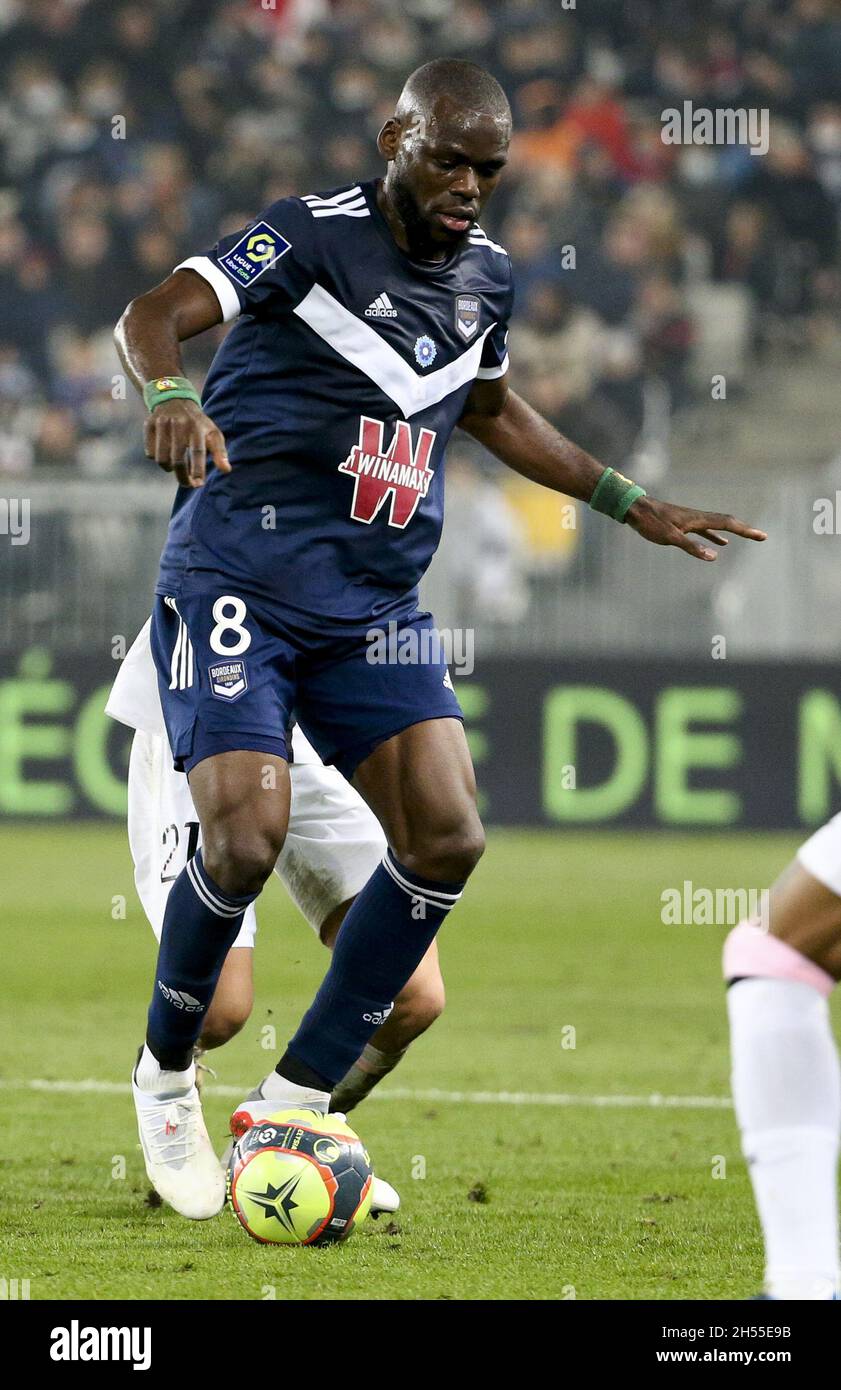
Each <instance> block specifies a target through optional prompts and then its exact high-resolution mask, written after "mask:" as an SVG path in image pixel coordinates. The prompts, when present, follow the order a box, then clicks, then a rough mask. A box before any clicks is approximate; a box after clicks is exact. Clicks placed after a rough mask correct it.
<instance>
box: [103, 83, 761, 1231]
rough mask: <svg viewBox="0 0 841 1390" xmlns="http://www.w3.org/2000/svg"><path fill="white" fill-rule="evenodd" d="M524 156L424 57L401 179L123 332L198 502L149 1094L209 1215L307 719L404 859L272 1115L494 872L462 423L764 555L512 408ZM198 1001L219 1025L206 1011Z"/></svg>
mask: <svg viewBox="0 0 841 1390" xmlns="http://www.w3.org/2000/svg"><path fill="white" fill-rule="evenodd" d="M510 138H511V111H510V107H509V105H508V101H507V99H506V97H505V94H504V92H503V91H502V89H501V87H500V86H499V84H498V83H497V82H496V81H495V79H494V78H493V77H492V76H490V74H488V73H486V72H485V71H483V70H482V69H481V68H479V67H477V66H476V65H475V64H472V63H466V62H462V61H454V60H447V59H439V60H436V61H435V62H432V63H428V64H425V65H424V66H423V67H422V68H420V69H418V70H417V72H415V73H414V74H413V75H412V76H411V77H410V78H409V80H408V82H407V83H406V86H405V88H404V90H403V92H402V94H401V96H400V99H399V102H398V105H397V109H396V111H395V114H394V115H393V116H392V117H390V119H389V120H387V121H386V123H385V125H384V126H383V129H382V131H381V132H380V135H379V139H378V148H379V152H380V154H381V156H382V158H383V160H384V161H385V162H386V163H387V165H388V170H387V173H386V176H385V178H384V179H377V180H374V181H371V182H369V183H361V184H354V185H351V186H350V187H347V188H341V189H338V190H335V191H332V192H326V193H319V194H307V195H305V196H303V197H300V198H298V197H290V198H283V199H281V200H280V201H279V202H277V203H275V204H273V205H272V206H271V207H270V208H268V209H267V210H266V211H265V212H264V213H263V214H262V215H261V216H260V217H259V218H258V219H257V220H256V221H255V222H254V223H252V224H251V225H250V226H249V227H247V228H245V229H244V230H243V231H241V232H236V233H234V234H233V235H231V236H227V237H225V238H223V240H222V241H221V242H219V243H218V244H217V245H216V246H215V247H213V248H212V249H211V250H209V251H207V252H206V253H204V254H203V255H199V256H194V257H191V258H190V259H189V260H188V261H186V262H184V263H183V264H182V265H181V266H180V267H178V268H177V269H176V270H175V272H174V273H173V274H172V275H171V276H170V277H169V278H168V279H167V280H165V281H164V282H163V283H162V284H161V285H159V286H158V287H157V288H155V289H153V290H151V291H150V292H149V293H147V294H144V295H141V296H140V298H138V299H136V300H135V301H133V303H132V304H130V305H129V307H128V308H127V310H126V312H125V314H124V315H123V317H122V319H121V321H120V324H119V325H118V330H117V341H118V346H119V350H120V353H121V357H122V360H123V363H124V365H125V367H126V370H127V372H128V374H129V376H130V378H131V380H132V381H133V383H134V384H135V386H136V387H137V389H138V390H139V391H141V392H142V393H143V396H144V400H145V403H146V405H147V407H148V410H149V416H148V419H147V422H146V434H145V442H146V452H147V454H148V455H149V457H151V458H153V459H155V460H156V461H157V462H158V463H159V464H160V465H161V466H162V467H163V468H165V469H167V470H170V471H173V472H174V473H175V474H176V477H177V479H178V482H179V484H180V487H179V491H178V493H177V496H176V500H175V505H174V508H173V515H172V520H171V522H170V529H169V537H168V540H167V544H166V547H165V550H164V553H163V556H162V560H161V568H160V574H159V579H158V584H157V606H156V608H155V612H154V617H153V625H152V646H153V652H154V655H155V662H156V666H157V669H158V677H159V685H160V690H161V698H162V702H163V707H164V717H165V720H166V726H167V732H168V735H169V741H170V745H171V748H172V753H173V757H174V759H175V765H176V767H178V768H181V769H183V770H184V771H186V772H187V774H188V776H189V779H190V790H191V793H192V796H193V800H194V802H195V805H196V809H197V812H198V816H199V820H200V822H201V828H202V847H201V849H200V850H199V851H198V853H197V854H196V855H195V857H194V858H193V859H192V860H191V861H190V863H189V864H188V865H187V867H186V868H185V870H184V871H183V872H182V874H181V875H180V876H179V878H178V880H177V881H176V882H175V883H174V884H173V886H172V890H171V892H170V895H169V898H168V901H167V907H166V914H165V918H164V924H163V931H162V934H161V946H160V953H159V956H158V964H157V972H156V979H155V985H154V990H153V997H152V1002H151V1005H150V1008H149V1016H148V1026H147V1035H146V1043H145V1046H144V1048H143V1049H142V1052H141V1055H140V1058H139V1060H138V1063H137V1066H136V1068H135V1073H134V1085H133V1092H134V1098H135V1103H136V1108H137V1115H138V1124H139V1128H140V1132H141V1137H142V1138H143V1136H144V1135H146V1136H153V1135H155V1134H157V1133H158V1132H159V1131H160V1130H161V1129H162V1128H163V1117H164V1114H165V1113H166V1114H168V1115H170V1116H172V1114H173V1106H177V1110H178V1116H179V1120H178V1123H177V1125H175V1129H176V1130H177V1131H181V1130H182V1129H183V1131H184V1147H185V1152H186V1153H187V1157H186V1158H185V1159H184V1161H183V1162H181V1164H180V1166H179V1167H178V1169H177V1170H176V1169H175V1168H174V1167H173V1168H172V1169H166V1170H162V1171H161V1173H160V1174H159V1178H160V1182H159V1183H158V1184H156V1185H158V1190H159V1191H160V1192H161V1195H162V1196H164V1197H165V1198H166V1199H167V1200H168V1201H169V1202H170V1203H171V1204H172V1205H173V1206H174V1207H176V1209H178V1210H179V1211H182V1212H184V1213H185V1214H188V1215H192V1216H210V1215H212V1214H213V1213H214V1212H215V1211H217V1210H219V1208H220V1207H221V1206H222V1204H223V1202H224V1181H223V1177H222V1173H221V1170H220V1168H219V1165H218V1163H217V1162H216V1159H215V1156H214V1155H213V1152H212V1149H211V1146H210V1143H209V1140H208V1138H207V1132H206V1129H205V1127H204V1123H203V1120H202V1118H201V1112H200V1102H199V1099H198V1096H197V1093H196V1089H195V1084H194V1075H193V1069H192V1061H191V1058H192V1048H193V1044H194V1042H195V1040H196V1038H197V1037H198V1035H199V1033H200V1031H201V1012H202V1011H203V1010H204V1009H206V1007H207V1005H208V1004H209V1002H210V1000H211V999H212V997H213V991H214V989H215V986H216V981H217V979H218V976H219V971H220V969H221V966H222V963H223V961H224V959H225V956H226V953H227V950H228V947H229V945H230V943H231V941H232V940H233V939H234V938H235V936H236V934H237V932H238V931H239V929H240V926H241V923H242V920H243V915H244V913H245V911H246V910H247V908H248V906H249V905H250V904H251V903H252V902H253V901H254V899H255V898H256V897H257V896H258V894H259V892H260V890H261V888H262V886H263V884H264V882H265V881H266V879H267V877H268V875H269V874H270V873H271V871H272V868H273V866H274V864H275V862H276V860H277V857H278V854H279V853H280V851H281V849H282V847H283V841H284V836H285V831H286V823H287V817H288V806H289V772H288V767H287V763H286V754H287V748H286V743H285V738H284V730H285V728H286V726H287V723H288V719H289V716H290V714H292V713H293V712H294V715H295V717H296V719H297V720H298V722H299V723H300V725H301V727H302V728H303V730H304V733H305V734H306V736H307V738H308V739H309V740H310V741H311V742H312V744H313V746H314V747H315V749H316V750H317V752H318V753H319V755H320V756H321V757H322V758H323V760H324V761H325V762H326V763H332V764H334V765H335V766H336V767H338V768H339V770H340V771H341V772H343V773H344V775H345V776H346V777H347V778H348V779H352V780H353V783H354V785H355V786H356V788H357V789H358V791H359V792H360V793H361V795H362V796H363V797H364V799H365V800H366V802H367V803H368V805H369V806H370V807H371V809H372V811H373V812H374V814H375V816H376V817H377V819H378V820H379V822H380V824H381V825H382V826H383V829H384V830H385V833H386V837H387V840H388V846H389V848H388V851H387V853H386V854H385V856H384V857H383V860H382V862H381V864H380V865H379V866H378V868H377V869H376V870H375V872H374V873H373V874H372V875H371V877H370V879H369V880H368V882H367V884H366V885H365V887H364V888H363V889H362V891H361V893H359V895H358V896H357V898H356V900H355V902H354V904H353V906H352V907H351V909H350V911H349V912H348V914H347V916H346V917H345V919H344V922H343V923H342V927H341V930H340V932H339V934H338V937H337V939H336V945H335V947H334V950H333V955H332V960H331V964H330V968H329V969H328V971H327V974H326V976H325V979H324V981H323V983H322V985H321V987H320V989H319V990H318V993H317V994H316V997H315V999H314V1001H313V1003H312V1005H311V1007H310V1008H309V1010H308V1011H307V1013H306V1015H305V1016H304V1018H303V1020H302V1022H301V1024H300V1026H299V1027H298V1029H297V1031H296V1032H295V1034H294V1036H293V1038H292V1039H291V1041H290V1042H289V1045H288V1048H287V1050H286V1051H285V1052H284V1054H283V1056H282V1057H281V1058H280V1060H279V1062H278V1063H277V1066H276V1068H275V1070H274V1071H273V1072H271V1073H270V1074H269V1075H268V1076H267V1077H266V1078H265V1079H264V1080H263V1082H262V1083H261V1086H260V1094H261V1097H262V1098H263V1100H264V1101H265V1102H266V1104H268V1105H275V1106H277V1105H279V1104H283V1105H303V1106H310V1107H314V1108H316V1109H319V1110H322V1111H323V1110H324V1109H325V1108H326V1107H327V1105H328V1104H329V1100H330V1094H331V1091H332V1089H333V1087H334V1086H335V1084H336V1082H337V1081H338V1080H339V1079H340V1078H341V1077H342V1076H344V1075H345V1074H346V1072H347V1070H348V1067H349V1066H351V1065H352V1064H353V1063H354V1062H355V1061H356V1059H357V1058H358V1057H359V1055H360V1053H361V1051H362V1049H363V1048H364V1046H365V1045H366V1043H367V1042H368V1041H369V1039H370V1037H371V1035H372V1034H373V1032H374V1031H375V1029H376V1028H377V1027H379V1026H380V1024H381V1023H382V1021H383V1019H384V1018H385V1017H386V1016H387V1014H388V1012H389V1010H390V1009H391V1006H392V1001H393V1000H394V998H395V996H396V995H397V994H398V992H399V991H400V989H402V988H403V986H404V985H405V983H406V981H407V980H408V979H409V978H410V977H411V975H412V974H413V972H414V971H415V970H416V969H417V966H418V964H419V962H420V961H421V960H422V959H423V957H424V956H425V954H426V952H427V951H428V950H429V947H430V945H431V944H432V942H433V940H434V939H435V936H436V933H437V931H438V929H439V927H440V926H441V924H442V923H443V921H444V920H445V918H446V916H447V914H448V912H449V911H450V909H451V908H452V907H454V906H455V904H456V903H457V902H458V900H459V898H460V897H461V894H462V891H463V889H464V886H465V884H466V881H467V879H468V877H469V876H470V874H471V872H472V871H473V869H474V868H475V866H476V864H477V862H478V860H479V858H480V856H481V854H482V850H483V832H482V826H481V823H480V820H479V816H478V812H477V809H476V795H475V790H476V789H475V780H474V775H473V768H472V765H471V761H470V755H469V752H468V748H467V741H466V738H465V735H464V731H463V727H462V716H461V710H460V708H459V704H458V700H457V699H456V696H455V693H454V690H453V686H452V681H451V680H450V677H449V673H448V671H447V669H446V665H445V663H444V660H443V656H441V655H438V656H436V655H435V644H434V642H432V641H430V633H431V632H432V630H433V622H432V618H431V616H430V615H429V614H427V613H423V612H420V611H419V609H418V604H417V585H418V582H419V580H420V578H421V576H422V575H423V573H424V571H425V570H426V568H427V566H428V565H429V562H430V560H431V558H432V554H433V552H434V550H435V548H436V546H437V544H438V538H439V535H440V530H441V524H442V513H443V500H444V450H445V448H446V444H447V441H448V439H449V438H450V435H451V434H452V432H453V430H454V429H455V428H456V426H461V428H462V429H465V430H467V431H468V433H470V434H471V435H473V437H474V438H476V439H478V440H479V441H480V442H481V443H482V444H484V445H485V446H486V447H487V448H488V449H489V450H490V451H491V452H492V453H494V454H495V455H496V456H497V457H498V458H500V459H501V460H502V461H503V462H504V463H506V464H507V465H508V466H509V467H511V468H513V469H515V470H516V471H517V472H520V473H522V474H524V475H525V476H526V477H529V478H531V479H533V480H534V481H535V482H537V483H541V484H543V485H544V486H546V487H549V488H553V489H556V490H558V491H561V492H564V493H567V494H571V495H573V496H575V497H578V498H581V499H583V500H585V501H588V502H589V503H590V505H591V506H593V507H594V508H595V509H596V510H598V511H602V512H604V513H606V514H608V515H609V516H611V517H613V518H614V519H615V520H617V521H620V522H626V523H627V524H629V525H631V526H633V527H634V529H635V530H636V531H638V532H639V533H640V535H642V536H643V537H644V538H645V539H646V540H649V541H652V542H654V543H655V544H658V545H674V546H677V547H679V548H680V549H682V550H684V551H686V552H687V553H688V554H689V555H692V556H696V557H697V558H700V559H704V560H711V559H714V558H715V556H716V553H717V552H716V551H715V549H713V544H714V543H721V542H722V541H723V539H724V538H723V537H722V536H721V534H720V532H721V531H731V532H733V533H735V534H737V535H740V536H746V537H749V538H752V539H754V540H761V539H763V535H762V533H761V532H758V531H755V530H753V529H751V528H750V527H748V526H746V525H745V524H744V523H743V522H741V521H737V520H736V519H735V518H733V517H730V516H723V515H717V514H711V513H708V512H702V511H696V510H694V509H692V508H685V507H678V506H673V505H671V504H669V503H666V502H660V501H655V500H654V499H653V498H650V497H647V496H646V495H645V493H644V491H643V489H642V488H639V487H636V486H635V485H634V484H633V483H631V482H629V481H628V480H627V479H626V478H623V477H622V476H621V475H619V474H617V473H615V472H614V471H613V470H612V469H609V468H608V469H605V468H604V467H603V466H602V465H601V464H600V463H598V462H596V460H595V459H593V458H591V457H590V456H589V455H588V454H585V453H584V452H583V451H582V450H581V449H578V448H577V447H576V446H575V445H574V444H572V443H571V442H570V441H569V440H567V439H565V438H563V437H562V436H561V435H559V434H558V433H557V432H556V431H555V430H554V429H552V427H551V426H550V425H549V424H548V422H546V421H545V420H544V419H543V418H542V417H541V416H539V415H538V414H537V413H536V412H535V411H534V410H532V409H531V408H530V407H529V406H528V405H527V404H526V402H525V401H524V400H522V399H521V398H520V397H519V396H517V395H516V394H515V393H514V392H512V391H510V390H509V388H508V380H507V374H508V356H507V346H506V344H507V336H508V330H507V325H508V320H509V317H510V314H511V308H512V302H513V286H512V272H511V266H510V263H509V259H508V256H507V254H506V252H505V250H504V248H503V247H501V246H499V245H497V244H496V243H495V242H493V241H492V240H491V239H490V238H489V237H488V236H487V235H486V234H485V233H484V231H482V230H481V227H480V224H479V216H480V214H481V211H482V209H483V207H484V206H485V204H486V203H487V200H488V198H489V197H490V196H491V194H492V193H493V190H494V188H495V187H496V185H497V183H498V181H499V178H500V176H501V174H502V171H503V168H504V166H505V163H506V160H507V155H508V148H509V142H510ZM223 320H225V321H231V320H236V323H235V324H234V327H233V328H232V330H231V331H230V333H229V334H228V336H227V337H226V339H225V341H224V343H223V344H222V346H221V347H220V349H219V351H218V353H217V355H216V358H215V360H214V363H213V366H212V367H211V370H210V373H209V376H208V379H207V382H206V385H205V390H204V397H203V400H200V398H199V396H198V395H197V393H196V392H195V391H194V390H193V388H192V387H191V385H190V383H189V382H188V381H187V380H186V379H185V378H184V377H183V376H182V361H181V353H180V343H181V342H182V341H183V340H184V339H187V338H191V337H193V336H194V335H195V334H197V333H201V332H204V331H205V330H207V329H208V328H211V327H212V326H213V325H215V324H218V323H220V322H222V321H223ZM208 454H210V455H211V456H212V461H213V468H212V470H211V472H210V473H209V474H208V473H207V472H206V464H207V457H208ZM692 532H694V533H696V535H697V536H699V537H700V539H694V538H693V537H692V535H691V534H690V533H692ZM392 623H394V624H395V625H396V628H395V629H392V631H397V633H398V642H397V643H396V647H397V650H398V652H401V651H411V649H412V647H415V648H417V649H418V650H420V651H423V652H426V653H427V654H429V655H430V657H431V659H429V660H427V661H425V662H422V663H416V664H410V663H406V664H402V663H401V662H399V661H398V662H397V663H393V664H389V663H387V662H386V663H383V662H378V661H377V660H373V659H371V658H372V642H371V637H372V634H377V633H378V632H379V633H383V632H384V631H387V630H389V625H390V624H392ZM375 645H376V644H375ZM267 773H268V775H267ZM180 992H186V993H188V994H190V995H191V996H193V997H194V998H195V999H196V1000H197V1001H198V1003H197V1007H196V1009H195V1011H187V1010H185V1009H183V1008H179V1007H177V1001H176V1002H174V1000H176V996H177V995H178V994H179V993H180ZM165 1107H166V1108H165ZM175 1138H180V1134H177V1135H176V1136H175ZM164 1188H165V1190H163V1189H164Z"/></svg>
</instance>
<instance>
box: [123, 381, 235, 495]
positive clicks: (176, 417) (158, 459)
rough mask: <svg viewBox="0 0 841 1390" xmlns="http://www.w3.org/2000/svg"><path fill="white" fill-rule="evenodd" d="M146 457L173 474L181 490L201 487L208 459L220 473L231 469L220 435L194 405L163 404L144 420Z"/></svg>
mask: <svg viewBox="0 0 841 1390" xmlns="http://www.w3.org/2000/svg"><path fill="white" fill-rule="evenodd" d="M143 442H144V446H145V449H146V457H147V458H150V459H154V460H155V463H157V464H158V465H159V467H161V468H163V469H164V470H165V472H167V473H174V474H175V476H176V478H177V479H178V481H179V483H180V484H181V486H182V487H201V485H202V483H203V482H204V479H205V472H206V468H207V455H208V453H211V454H212V455H213V462H214V463H215V465H216V467H217V468H218V469H219V472H220V473H230V471H231V465H230V462H229V461H228V452H227V449H226V448H225V439H224V436H223V434H222V431H221V430H220V429H218V428H217V426H216V425H214V423H213V421H212V420H211V419H209V418H208V416H207V415H205V413H204V411H203V410H202V409H201V406H198V405H196V403H195V401H184V400H176V401H164V402H163V404H162V405H158V406H155V409H154V410H153V411H152V412H151V413H150V414H149V415H148V416H147V419H146V426H145V429H144V432H143Z"/></svg>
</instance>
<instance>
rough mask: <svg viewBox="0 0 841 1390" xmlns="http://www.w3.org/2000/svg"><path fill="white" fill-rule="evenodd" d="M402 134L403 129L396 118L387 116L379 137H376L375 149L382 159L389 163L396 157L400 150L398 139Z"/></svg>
mask: <svg viewBox="0 0 841 1390" xmlns="http://www.w3.org/2000/svg"><path fill="white" fill-rule="evenodd" d="M402 134H403V127H402V126H401V124H400V122H399V121H398V119H397V117H396V116H389V118H388V120H387V121H386V123H385V125H384V126H383V128H382V130H381V131H380V133H379V135H378V136H377V149H378V150H379V152H380V154H381V155H382V157H383V159H387V160H388V161H389V163H390V162H391V160H392V159H395V158H396V156H397V151H398V150H399V148H400V138H401V136H402Z"/></svg>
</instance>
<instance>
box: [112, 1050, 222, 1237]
mask: <svg viewBox="0 0 841 1390" xmlns="http://www.w3.org/2000/svg"><path fill="white" fill-rule="evenodd" d="M136 1074H137V1068H135V1071H134V1072H133V1073H132V1078H131V1090H132V1095H133V1097H134V1108H135V1111H136V1112H137V1129H138V1133H139V1135H140V1147H141V1149H142V1150H143V1160H144V1162H145V1164H146V1173H147V1175H148V1178H149V1181H150V1183H151V1184H152V1186H153V1187H154V1189H155V1191H156V1192H157V1194H158V1196H159V1197H161V1198H162V1199H163V1200H164V1201H165V1202H167V1203H168V1204H169V1205H170V1206H171V1207H172V1208H173V1209H174V1210H175V1211H177V1212H178V1214H179V1215H180V1216H187V1217H189V1218H190V1220H192V1221H206V1220H207V1219H208V1217H211V1216H216V1215H217V1214H218V1213H219V1212H220V1211H221V1210H222V1208H223V1206H224V1205H225V1174H224V1172H223V1171H222V1168H221V1166H220V1163H219V1160H218V1159H217V1157H216V1154H215V1153H214V1151H213V1145H212V1144H211V1142H210V1135H209V1134H208V1132H207V1127H206V1125H205V1123H204V1116H203V1114H202V1108H201V1100H200V1098H199V1093H198V1090H197V1088H196V1073H195V1066H194V1065H193V1064H191V1065H190V1068H189V1071H186V1072H179V1073H173V1072H161V1073H160V1077H161V1079H162V1082H163V1084H164V1085H166V1084H167V1083H166V1081H165V1080H163V1079H164V1078H174V1077H176V1076H177V1077H178V1080H179V1082H182V1084H183V1083H186V1088H185V1089H183V1090H182V1089H180V1088H179V1090H178V1091H177V1092H174V1091H172V1090H171V1089H170V1090H168V1091H161V1092H153V1091H148V1090H141V1089H140V1087H139V1086H138V1085H137V1081H136V1079H135V1077H136Z"/></svg>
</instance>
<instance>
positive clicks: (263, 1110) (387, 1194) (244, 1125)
mask: <svg viewBox="0 0 841 1390" xmlns="http://www.w3.org/2000/svg"><path fill="white" fill-rule="evenodd" d="M284 1109H291V1110H298V1109H301V1110H313V1111H314V1112H315V1113H316V1114H317V1115H321V1116H323V1115H324V1114H325V1111H324V1110H322V1109H320V1108H316V1106H315V1105H314V1104H312V1103H310V1104H309V1105H305V1104H301V1103H299V1104H297V1105H296V1104H295V1103H294V1102H293V1101H286V1102H284V1101H276V1100H264V1099H263V1095H262V1091H261V1089H260V1087H259V1086H255V1088H254V1090H253V1091H249V1092H248V1095H247V1096H246V1097H245V1100H244V1101H243V1102H242V1103H241V1104H240V1105H238V1106H237V1108H236V1110H235V1111H234V1113H233V1115H232V1116H231V1134H232V1135H233V1139H232V1140H231V1142H230V1144H229V1145H228V1147H227V1148H226V1149H225V1152H224V1153H223V1154H222V1158H221V1163H222V1165H223V1167H225V1168H227V1166H228V1163H229V1162H230V1159H231V1154H232V1152H233V1148H234V1143H235V1141H236V1140H237V1139H240V1138H241V1137H242V1135H243V1134H245V1132H246V1130H249V1129H251V1128H252V1126H253V1125H258V1124H259V1123H260V1121H261V1120H265V1119H268V1117H269V1116H270V1115H275V1114H277V1112H278V1110H284ZM331 1114H335V1115H336V1118H337V1119H338V1120H342V1121H344V1120H345V1116H344V1115H340V1114H339V1113H338V1111H331ZM399 1209H400V1197H399V1194H398V1193H397V1192H396V1191H395V1189H394V1188H393V1187H392V1186H391V1183H388V1182H386V1181H385V1180H384V1179H383V1178H378V1177H377V1175H376V1173H374V1174H373V1175H372V1179H371V1216H372V1217H374V1219H375V1220H376V1218H377V1217H378V1216H382V1215H383V1214H384V1213H391V1212H395V1211H399Z"/></svg>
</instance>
